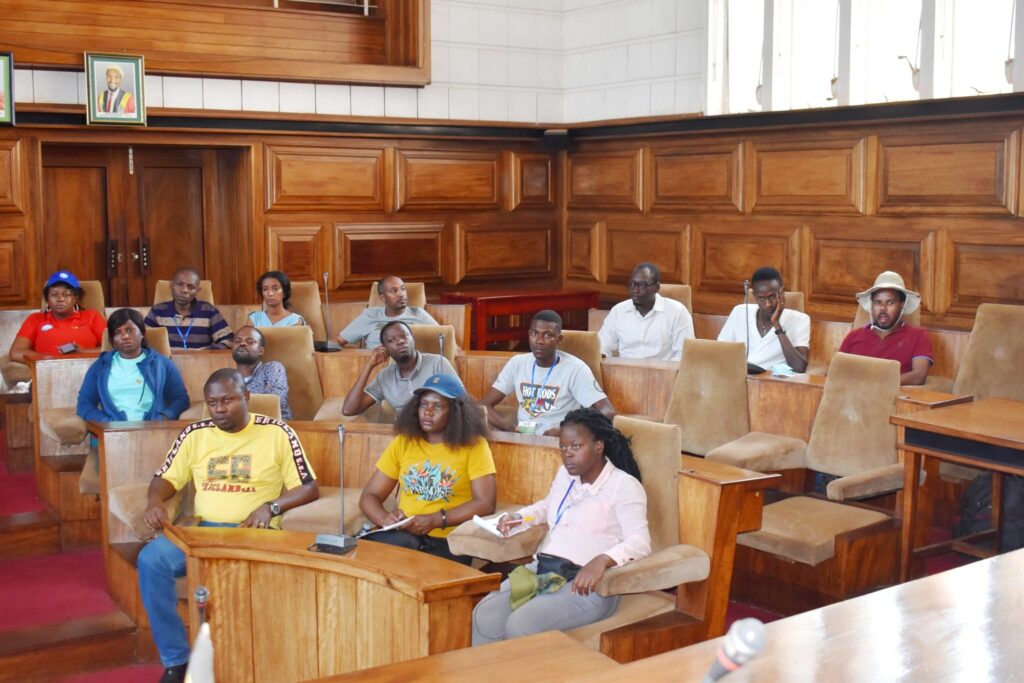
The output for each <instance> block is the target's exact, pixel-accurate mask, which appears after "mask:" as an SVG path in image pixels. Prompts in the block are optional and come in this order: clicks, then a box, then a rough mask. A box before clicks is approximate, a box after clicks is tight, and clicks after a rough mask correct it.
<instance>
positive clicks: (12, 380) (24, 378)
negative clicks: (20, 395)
mask: <svg viewBox="0 0 1024 683" xmlns="http://www.w3.org/2000/svg"><path fill="white" fill-rule="evenodd" d="M0 376H2V377H3V380H4V384H6V385H7V386H9V387H13V386H14V385H15V384H17V383H18V382H28V381H30V380H31V379H32V370H30V369H29V367H28V366H27V365H25V364H24V363H16V362H14V361H13V360H11V359H10V357H8V356H6V355H4V356H0Z"/></svg>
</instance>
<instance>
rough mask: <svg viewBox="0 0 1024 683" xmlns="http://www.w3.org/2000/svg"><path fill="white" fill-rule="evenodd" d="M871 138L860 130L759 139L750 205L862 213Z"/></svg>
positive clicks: (775, 209) (760, 208)
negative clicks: (838, 135) (813, 135)
mask: <svg viewBox="0 0 1024 683" xmlns="http://www.w3.org/2000/svg"><path fill="white" fill-rule="evenodd" d="M866 160H867V141H866V140H865V139H864V138H863V137H862V136H860V135H853V136H842V137H827V138H825V137H821V138H816V137H812V136H799V137H795V138H792V137H791V138H789V139H785V140H782V139H776V140H765V141H757V140H755V141H754V143H753V145H752V148H751V158H750V160H749V162H750V163H749V164H748V168H749V169H750V170H749V175H748V178H749V182H750V183H751V187H752V194H753V197H752V203H751V206H750V210H752V211H755V212H765V211H771V212H781V213H814V214H819V213H846V214H857V213H864V208H865V201H864V188H865V172H866Z"/></svg>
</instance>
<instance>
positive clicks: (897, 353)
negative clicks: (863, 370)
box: [839, 270, 935, 384]
mask: <svg viewBox="0 0 1024 683" xmlns="http://www.w3.org/2000/svg"><path fill="white" fill-rule="evenodd" d="M857 302H858V303H860V306H861V308H863V309H864V310H865V311H867V312H868V314H869V315H870V316H871V322H870V323H869V324H868V325H865V326H864V327H859V328H857V329H855V330H853V331H852V332H850V334H848V335H846V339H844V340H843V344H842V346H840V347H839V350H840V351H842V352H843V353H853V354H856V355H858V356H871V357H873V358H887V359H889V360H895V361H898V362H899V364H900V384H924V381H925V379H927V377H928V368H930V367H931V365H932V363H934V362H935V357H934V356H933V355H932V343H931V341H930V340H929V339H928V332H927V331H926V330H925V329H924V328H921V327H915V326H914V325H910V324H909V323H907V322H906V321H905V320H904V319H903V318H904V316H908V315H910V314H911V313H913V312H914V311H916V310H917V309H918V307H919V306H920V305H921V295H920V294H918V293H917V292H912V291H911V290H909V289H907V288H906V287H905V286H904V284H903V278H902V277H900V275H899V273H894V272H892V271H888V270H887V271H886V272H884V273H882V274H881V275H879V276H878V277H877V278H875V284H874V285H872V286H871V289H868V290H867V291H864V292H861V293H860V294H858V295H857Z"/></svg>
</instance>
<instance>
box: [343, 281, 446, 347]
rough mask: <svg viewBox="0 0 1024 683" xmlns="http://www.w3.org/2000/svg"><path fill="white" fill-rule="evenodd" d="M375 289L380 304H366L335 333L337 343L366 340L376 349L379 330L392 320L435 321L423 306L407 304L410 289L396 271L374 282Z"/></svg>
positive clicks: (352, 342)
mask: <svg viewBox="0 0 1024 683" xmlns="http://www.w3.org/2000/svg"><path fill="white" fill-rule="evenodd" d="M377 293H378V294H380V298H381V299H383V301H384V305H383V306H369V307H367V308H366V309H364V310H363V312H362V313H360V314H359V317H357V318H356V319H355V320H353V321H352V322H350V323H349V324H348V326H347V327H346V328H345V329H343V330H342V331H341V334H339V335H338V343H339V344H341V345H342V346H345V345H346V344H358V343H359V342H365V345H366V348H368V349H375V348H377V347H378V346H380V344H381V340H380V332H381V330H383V329H384V325H385V324H386V323H389V322H391V321H393V320H396V321H400V322H403V323H405V324H406V325H436V324H437V321H436V320H434V318H433V316H431V315H430V314H429V313H427V312H426V311H425V310H423V309H422V308H418V307H416V306H410V305H409V293H408V292H407V291H406V289H405V282H403V281H402V278H400V277H398V276H397V275H388V276H387V277H385V278H382V279H381V281H380V282H378V283H377Z"/></svg>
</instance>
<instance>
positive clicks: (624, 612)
mask: <svg viewBox="0 0 1024 683" xmlns="http://www.w3.org/2000/svg"><path fill="white" fill-rule="evenodd" d="M673 609H675V601H674V600H673V598H672V596H671V595H669V594H668V593H662V592H660V591H657V592H652V593H636V594H634V595H624V596H622V600H620V601H619V607H618V609H616V610H615V614H613V615H611V616H610V617H608V618H607V619H603V620H601V621H597V622H594V623H593V624H587V625H586V626H580V627H579V628H574V629H572V630H571V631H566V632H565V633H566V634H567V635H569V636H572V637H573V638H575V639H576V640H578V641H579V642H581V643H583V644H584V645H586V646H587V647H590V648H592V649H594V650H600V649H601V634H602V633H604V632H605V631H611V630H612V629H615V628H618V627H620V626H626V625H627V624H632V623H635V622H637V621H641V620H643V619H647V618H650V617H654V616H657V615H659V614H664V613H665V612H671V611H672V610H673Z"/></svg>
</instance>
